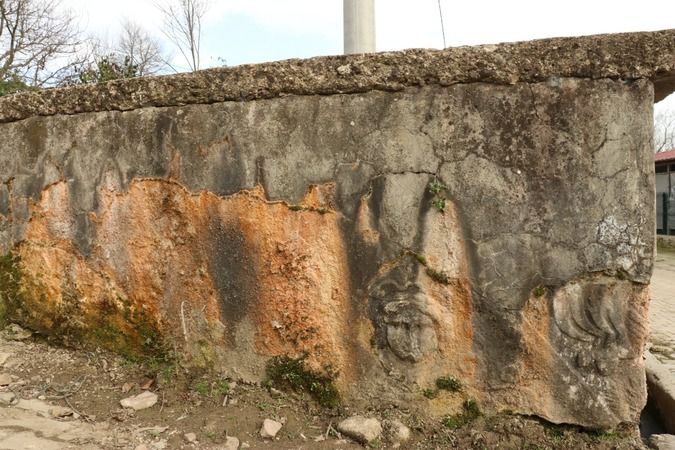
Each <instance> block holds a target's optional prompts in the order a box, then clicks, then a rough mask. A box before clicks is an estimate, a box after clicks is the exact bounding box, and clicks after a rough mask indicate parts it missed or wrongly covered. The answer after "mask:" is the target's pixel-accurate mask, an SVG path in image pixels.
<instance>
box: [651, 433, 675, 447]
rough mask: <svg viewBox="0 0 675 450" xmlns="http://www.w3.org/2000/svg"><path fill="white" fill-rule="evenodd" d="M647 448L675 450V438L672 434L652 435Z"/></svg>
mask: <svg viewBox="0 0 675 450" xmlns="http://www.w3.org/2000/svg"><path fill="white" fill-rule="evenodd" d="M649 446H650V447H651V448H653V449H655V450H675V436H674V435H672V434H653V435H652V436H651V437H650V438H649Z"/></svg>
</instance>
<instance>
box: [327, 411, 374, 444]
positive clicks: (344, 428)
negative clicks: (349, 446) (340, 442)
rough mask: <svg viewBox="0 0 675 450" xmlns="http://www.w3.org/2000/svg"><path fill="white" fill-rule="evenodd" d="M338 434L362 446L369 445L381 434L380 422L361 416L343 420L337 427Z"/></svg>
mask: <svg viewBox="0 0 675 450" xmlns="http://www.w3.org/2000/svg"><path fill="white" fill-rule="evenodd" d="M337 429H338V431H339V432H340V433H342V434H344V435H345V436H348V437H350V438H352V439H354V440H355V441H357V442H360V443H362V444H370V443H371V442H373V441H374V440H376V439H377V438H379V437H380V435H381V434H382V425H380V421H379V420H377V419H373V418H366V417H363V416H353V417H350V418H349V419H345V420H343V421H342V422H340V423H339V424H338V426H337Z"/></svg>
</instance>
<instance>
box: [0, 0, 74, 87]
mask: <svg viewBox="0 0 675 450" xmlns="http://www.w3.org/2000/svg"><path fill="white" fill-rule="evenodd" d="M79 44H80V41H79V32H78V30H77V28H76V26H75V19H74V16H73V15H72V13H70V12H68V11H64V10H63V9H62V6H61V0H0V81H6V80H9V79H20V80H21V81H22V82H24V83H26V84H27V85H31V86H35V87H43V86H48V85H50V84H53V83H54V82H55V81H56V73H55V72H54V71H52V70H50V67H49V65H50V64H51V63H52V62H54V61H55V60H58V59H67V58H68V57H69V56H73V55H75V54H76V53H77V50H78V45H79Z"/></svg>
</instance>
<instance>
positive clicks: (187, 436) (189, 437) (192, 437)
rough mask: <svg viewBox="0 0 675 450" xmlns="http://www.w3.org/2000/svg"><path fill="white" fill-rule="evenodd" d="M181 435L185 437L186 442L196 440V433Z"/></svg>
mask: <svg viewBox="0 0 675 450" xmlns="http://www.w3.org/2000/svg"><path fill="white" fill-rule="evenodd" d="M183 437H184V438H185V440H186V441H187V442H190V443H194V442H197V435H196V434H195V433H185V434H184V435H183Z"/></svg>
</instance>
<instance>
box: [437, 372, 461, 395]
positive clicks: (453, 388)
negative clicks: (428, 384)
mask: <svg viewBox="0 0 675 450" xmlns="http://www.w3.org/2000/svg"><path fill="white" fill-rule="evenodd" d="M436 387H437V388H438V389H442V390H444V391H450V392H459V391H460V390H461V389H462V382H461V381H460V380H458V379H457V378H455V377H453V376H452V375H448V376H446V377H440V378H438V379H436Z"/></svg>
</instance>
